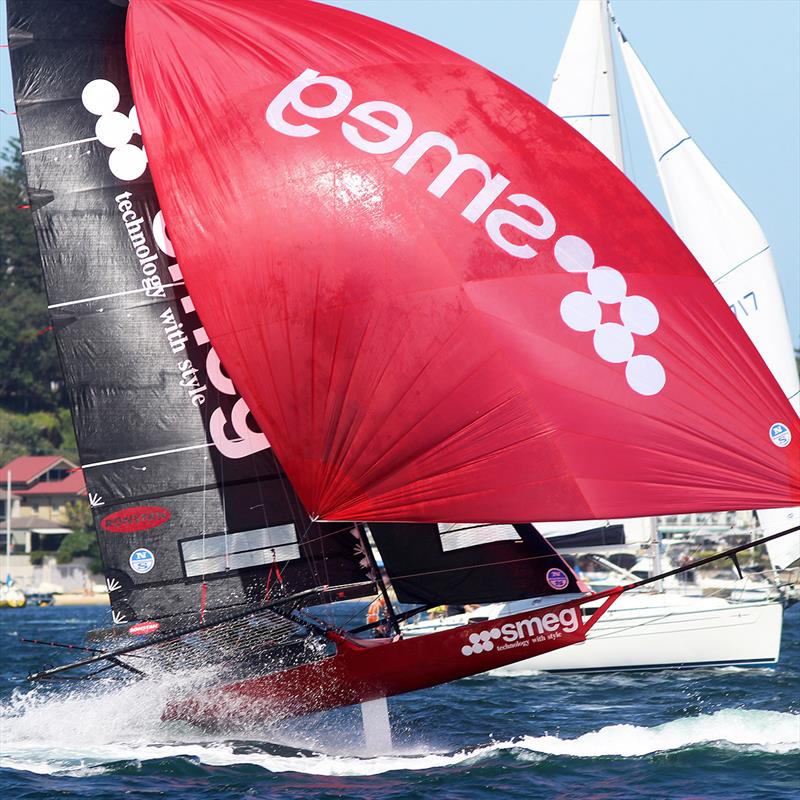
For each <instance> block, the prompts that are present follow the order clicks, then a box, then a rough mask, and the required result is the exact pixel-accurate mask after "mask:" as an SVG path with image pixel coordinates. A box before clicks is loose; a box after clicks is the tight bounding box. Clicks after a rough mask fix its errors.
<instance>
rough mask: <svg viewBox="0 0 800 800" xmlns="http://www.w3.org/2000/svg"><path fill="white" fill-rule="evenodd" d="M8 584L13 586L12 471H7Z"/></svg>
mask: <svg viewBox="0 0 800 800" xmlns="http://www.w3.org/2000/svg"><path fill="white" fill-rule="evenodd" d="M6 584H9V585H10V584H11V470H7V471H6Z"/></svg>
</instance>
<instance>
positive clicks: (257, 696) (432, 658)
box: [163, 595, 616, 725]
mask: <svg viewBox="0 0 800 800" xmlns="http://www.w3.org/2000/svg"><path fill="white" fill-rule="evenodd" d="M615 597H616V595H613V596H611V597H610V598H609V600H608V602H607V603H605V604H604V605H603V606H602V607H601V608H600V609H598V611H596V612H595V613H594V614H593V615H592V616H591V617H588V618H584V617H583V616H582V614H581V606H582V605H583V604H584V603H585V602H586V601H587V600H588V599H592V597H591V596H590V597H587V598H582V599H580V600H576V601H573V602H570V603H564V604H561V605H557V606H551V607H548V608H545V609H540V610H537V611H532V610H527V611H524V612H521V613H519V614H515V615H513V616H509V617H503V618H500V619H497V620H490V621H484V622H476V623H473V624H471V625H464V626H461V627H458V628H455V629H452V630H446V631H441V632H437V633H432V634H429V635H427V636H416V637H411V638H407V639H406V638H401V637H395V638H394V639H388V638H386V639H356V638H354V637H351V636H348V635H346V634H338V633H334V632H330V633H329V634H328V636H329V638H330V639H331V641H333V642H334V644H335V645H336V653H335V654H334V655H332V656H330V657H328V658H325V659H322V660H320V661H316V662H312V663H308V664H303V665H301V666H298V667H293V668H291V669H286V670H282V671H279V672H274V673H270V674H266V675H262V676H259V677H255V678H250V679H248V680H243V681H238V682H235V683H230V684H226V685H224V686H221V687H218V688H213V689H207V690H205V691H203V692H202V693H196V694H192V695H190V696H187V697H184V698H181V699H176V700H174V701H173V702H171V703H170V704H169V705H168V706H167V708H166V709H165V711H164V714H163V719H165V720H172V719H180V720H185V721H188V722H192V723H194V724H199V725H219V724H221V723H225V722H231V723H236V722H241V721H247V720H276V719H281V718H285V717H291V716H298V715H302V714H309V713H312V712H315V711H325V710H328V709H332V708H337V707H339V706H345V705H351V704H354V703H363V702H366V701H369V700H375V699H377V698H380V697H392V696H393V695H398V694H404V693H405V692H413V691H416V690H418V689H426V688H428V687H430V686H435V685H437V684H440V683H447V682H448V681H452V680H457V679H459V678H466V677H468V676H470V675H476V674H478V673H481V672H487V671H489V670H492V669H497V668H498V667H503V666H506V665H507V664H513V663H515V662H517V661H522V660H524V659H527V658H531V657H533V656H536V655H540V654H542V653H547V652H549V651H551V650H556V649H558V648H561V647H566V646H568V645H571V644H576V643H578V642H582V641H584V640H585V638H586V632H587V631H588V630H589V628H590V627H591V626H592V625H593V624H594V623H595V622H596V621H597V619H598V618H599V616H600V615H602V613H603V612H604V611H605V610H606V608H608V606H609V605H610V603H611V602H612V601H613V599H614V598H615Z"/></svg>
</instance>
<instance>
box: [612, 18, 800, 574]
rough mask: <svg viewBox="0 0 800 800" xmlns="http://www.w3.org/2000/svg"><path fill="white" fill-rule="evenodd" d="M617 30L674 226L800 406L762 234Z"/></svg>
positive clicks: (786, 558)
mask: <svg viewBox="0 0 800 800" xmlns="http://www.w3.org/2000/svg"><path fill="white" fill-rule="evenodd" d="M618 32H619V40H620V48H621V50H622V56H623V59H624V62H625V66H626V69H627V72H628V76H629V77H630V81H631V84H632V86H633V90H634V95H635V97H636V102H637V105H638V107H639V113H640V114H641V117H642V122H643V123H644V128H645V132H646V133H647V139H648V142H649V143H650V149H651V151H652V154H653V158H654V160H655V162H656V168H657V170H658V176H659V179H660V181H661V186H662V188H663V190H664V195H665V196H666V199H667V205H668V207H669V212H670V215H671V217H672V223H673V227H674V228H675V231H676V232H677V233H678V235H679V236H680V237H681V239H682V240H683V242H684V243H685V244H686V246H687V247H688V248H689V249H690V250H691V251H692V254H693V255H694V256H695V258H696V259H697V260H698V262H699V263H700V264H701V266H702V267H703V269H704V270H705V271H706V273H708V276H709V277H710V278H711V280H712V281H714V284H715V285H716V287H717V289H718V290H719V292H720V294H721V295H722V296H723V298H724V299H725V301H726V302H727V303H728V305H729V306H730V308H731V311H733V313H734V314H735V315H736V318H737V319H738V320H739V322H740V323H741V324H742V327H743V328H744V329H745V331H746V332H747V334H748V336H749V337H750V339H751V341H752V342H753V344H754V345H755V346H756V348H757V349H758V351H759V353H760V354H761V357H762V358H763V359H764V361H765V362H766V364H767V366H768V367H769V368H770V370H771V372H772V374H773V375H774V376H775V379H776V380H777V381H778V383H779V385H780V387H781V389H783V391H784V393H785V394H786V396H787V398H789V400H790V401H791V403H792V405H793V406H794V408H795V410H797V411H798V412H800V379H798V374H797V364H796V362H795V358H794V349H793V347H792V337H791V334H790V332H789V321H788V319H787V317H786V306H785V304H784V300H783V294H782V292H781V287H780V283H779V281H778V274H777V271H776V269H775V263H774V261H773V259H772V253H771V251H770V247H769V243H768V242H767V240H766V237H765V236H764V232H763V231H762V230H761V226H760V225H759V224H758V221H757V220H756V218H755V217H754V216H753V213H752V212H751V211H750V209H748V208H747V206H746V205H745V204H744V202H743V201H742V200H741V198H740V197H739V196H738V195H737V194H736V192H734V191H733V189H731V187H730V186H729V185H728V183H727V182H726V181H725V180H724V178H723V177H722V176H721V175H720V174H719V173H718V172H717V170H716V169H715V168H714V166H713V165H712V164H711V162H710V161H709V160H708V159H707V158H706V156H705V155H704V154H703V152H702V151H701V150H700V148H699V147H698V146H697V144H696V143H695V142H694V140H693V139H692V138H691V137H690V136H689V134H688V133H687V132H686V130H685V129H684V127H683V126H682V125H681V123H680V122H679V121H678V119H677V118H676V117H675V115H674V114H673V113H672V111H671V110H670V108H669V107H668V106H667V104H666V102H665V101H664V98H663V97H662V96H661V94H660V92H659V90H658V88H657V87H656V85H655V82H654V81H653V79H652V78H651V77H650V75H649V73H648V72H647V70H646V69H645V68H644V66H643V64H642V62H641V61H640V60H639V58H638V56H637V55H636V52H635V51H634V49H633V47H632V46H631V44H630V42H628V41H627V39H626V38H625V37H624V36H623V35H622V32H621V31H619V29H618ZM777 421H779V420H776V422H777ZM757 513H758V517H759V521H760V522H761V526H762V528H763V530H764V533H765V535H769V534H772V533H777V532H778V531H781V530H786V529H787V528H789V527H793V526H795V525H797V524H798V523H800V508H784V509H766V510H761V511H758V512H757ZM767 549H768V550H769V555H770V559H771V561H772V563H773V566H775V567H776V568H786V567H788V566H789V565H790V564H792V563H793V562H794V561H797V560H798V559H800V533H798V534H792V535H789V536H784V537H782V538H781V539H777V540H775V541H774V542H770V543H769V544H768V546H767Z"/></svg>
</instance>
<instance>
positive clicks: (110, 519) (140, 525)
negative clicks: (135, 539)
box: [100, 506, 172, 533]
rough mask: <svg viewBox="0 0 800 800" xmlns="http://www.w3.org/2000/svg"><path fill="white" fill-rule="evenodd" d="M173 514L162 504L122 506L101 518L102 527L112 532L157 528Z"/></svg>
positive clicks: (130, 531)
mask: <svg viewBox="0 0 800 800" xmlns="http://www.w3.org/2000/svg"><path fill="white" fill-rule="evenodd" d="M171 517H172V514H171V513H170V511H169V509H167V508H162V507H161V506H134V507H133V508H122V509H120V510H119V511H115V512H114V513H113V514H109V515H108V516H106V517H103V519H101V520H100V527H101V528H102V529H103V530H104V531H109V532H110V533H134V532H135V531H146V530H149V529H150V528H157V527H158V526H159V525H163V524H164V523H165V522H168V521H169V520H170V518H171Z"/></svg>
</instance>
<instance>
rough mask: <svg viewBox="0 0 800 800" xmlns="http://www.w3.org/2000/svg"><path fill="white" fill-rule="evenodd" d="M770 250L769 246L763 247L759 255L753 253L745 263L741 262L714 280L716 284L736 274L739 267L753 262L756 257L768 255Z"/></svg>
mask: <svg viewBox="0 0 800 800" xmlns="http://www.w3.org/2000/svg"><path fill="white" fill-rule="evenodd" d="M767 250H769V245H767V246H766V247H762V248H761V249H760V250H759V251H758V252H757V253H753V255H751V256H747V258H746V259H745V260H744V261H740V262H739V263H738V264H737V265H736V266H735V267H731V268H730V269H729V270H728V271H727V272H726V273H724V274H722V275H720V276H719V278H714V283H715V284H717V283H719V282H720V281H721V280H722V279H723V278H727V277H728V275H730V274H731V272H735V271H736V270H737V269H739V267H743V266H744V265H745V264H746V263H747V262H748V261H752V260H753V259H754V258H755V257H756V256H760V255H761V254H762V253H766V251H767Z"/></svg>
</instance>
